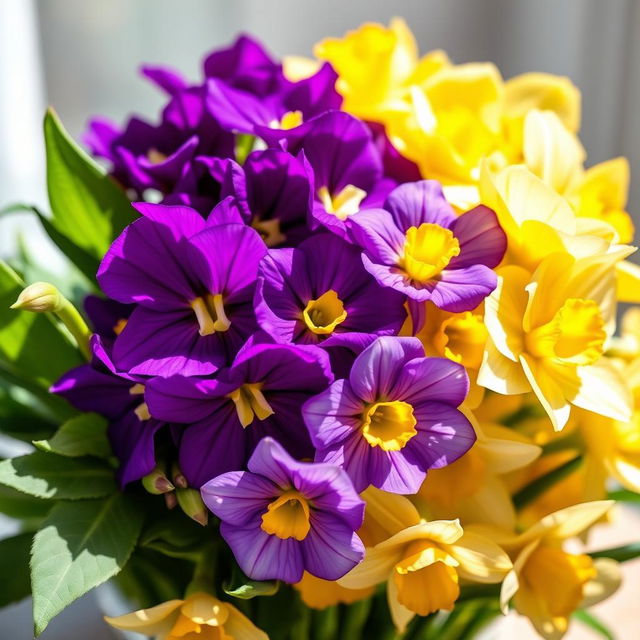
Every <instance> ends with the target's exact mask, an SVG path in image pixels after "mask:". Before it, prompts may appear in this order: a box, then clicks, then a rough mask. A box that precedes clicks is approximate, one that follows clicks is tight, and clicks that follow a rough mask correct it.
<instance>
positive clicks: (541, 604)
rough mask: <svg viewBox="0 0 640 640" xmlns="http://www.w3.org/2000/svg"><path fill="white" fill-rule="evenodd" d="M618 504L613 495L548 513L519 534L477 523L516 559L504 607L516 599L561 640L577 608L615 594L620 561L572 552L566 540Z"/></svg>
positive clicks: (550, 639)
mask: <svg viewBox="0 0 640 640" xmlns="http://www.w3.org/2000/svg"><path fill="white" fill-rule="evenodd" d="M613 504H614V503H613V501H610V500H609V501H607V500H603V501H597V502H587V503H582V504H576V505H573V506H571V507H568V508H566V509H561V510H560V511H556V512H555V513H552V514H550V515H548V516H545V517H544V518H542V519H541V520H540V521H539V522H537V523H536V524H534V525H533V526H532V527H530V528H529V529H527V530H526V531H525V532H524V533H521V534H519V535H515V534H511V533H509V532H505V531H500V530H498V529H493V528H489V527H482V526H478V527H473V530H474V532H476V533H478V534H480V535H485V536H491V537H492V538H493V539H494V540H496V541H497V542H498V543H499V544H500V545H501V546H502V547H504V548H505V550H506V551H507V552H508V553H509V555H510V556H511V558H512V559H513V569H512V570H511V571H510V572H509V574H508V575H507V576H506V578H505V579H504V582H503V583H502V592H501V597H500V601H501V606H502V608H503V611H504V612H505V613H506V611H507V609H508V606H509V601H510V600H511V599H513V604H514V606H515V608H516V609H517V611H518V612H519V613H520V614H522V615H524V616H527V617H528V618H529V619H530V621H531V623H532V624H533V626H534V627H535V628H536V631H538V633H539V634H540V635H542V636H543V637H544V638H546V639H547V640H559V638H562V636H563V635H564V634H565V633H566V631H567V629H568V626H569V621H570V618H571V615H572V614H573V612H574V611H576V610H577V609H579V608H582V607H587V606H591V605H593V604H596V603H597V602H600V601H601V600H604V599H605V598H607V597H608V596H609V595H611V594H612V593H613V592H614V591H615V590H616V589H617V588H618V587H619V585H620V581H621V579H620V571H619V567H618V564H617V563H616V562H615V561H613V560H610V559H608V558H598V559H596V560H592V559H591V557H590V556H588V555H585V554H573V553H568V552H566V551H565V550H564V549H563V543H564V541H565V540H567V539H569V538H573V537H576V536H579V535H581V534H582V533H583V532H584V531H585V530H586V529H588V528H589V527H591V525H593V524H594V523H595V522H597V521H598V520H600V519H601V518H602V517H603V516H605V515H606V514H607V512H608V511H609V510H610V509H611V507H612V506H613Z"/></svg>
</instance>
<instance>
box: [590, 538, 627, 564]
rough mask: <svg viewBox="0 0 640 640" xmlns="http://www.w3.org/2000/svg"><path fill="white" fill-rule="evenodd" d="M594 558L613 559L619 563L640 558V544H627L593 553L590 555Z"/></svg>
mask: <svg viewBox="0 0 640 640" xmlns="http://www.w3.org/2000/svg"><path fill="white" fill-rule="evenodd" d="M589 555H590V556H591V557H592V558H611V559H612V560H617V561H618V562H625V561H627V560H633V559H634V558H637V557H638V556H640V542H633V543H631V544H625V545H623V546H622V547H611V548H610V549H601V550H600V551H592V552H591V553H590V554H589Z"/></svg>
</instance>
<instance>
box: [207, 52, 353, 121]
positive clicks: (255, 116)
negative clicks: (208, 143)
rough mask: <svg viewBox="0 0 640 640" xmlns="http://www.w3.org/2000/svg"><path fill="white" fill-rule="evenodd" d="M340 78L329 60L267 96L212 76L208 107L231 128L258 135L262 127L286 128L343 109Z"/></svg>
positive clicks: (208, 92) (217, 118) (209, 85)
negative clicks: (339, 84)
mask: <svg viewBox="0 0 640 640" xmlns="http://www.w3.org/2000/svg"><path fill="white" fill-rule="evenodd" d="M337 77H338V76H337V74H336V72H335V71H334V70H333V69H332V67H331V65H330V64H328V63H327V64H324V65H322V67H321V68H320V70H319V71H318V72H317V73H316V74H314V75H313V76H311V77H309V78H305V79H304V80H300V81H299V82H296V83H293V82H289V81H284V84H283V86H279V87H278V90H277V91H274V92H273V93H270V94H267V95H264V94H263V95H261V94H256V93H253V92H251V91H247V90H242V89H238V88H236V87H233V86H231V85H230V84H228V83H227V82H225V81H223V80H219V79H216V78H212V79H210V80H209V81H208V82H207V106H208V108H209V111H210V113H211V114H212V115H213V116H214V117H215V118H216V120H217V121H218V122H219V123H220V124H221V125H222V127H223V128H224V129H226V130H228V131H238V132H241V133H252V134H255V133H258V132H259V130H260V128H261V127H267V128H271V129H286V128H289V127H290V126H295V125H297V124H300V122H302V121H306V120H309V119H310V118H313V117H314V116H317V115H319V114H321V113H324V112H325V111H328V110H330V109H339V108H340V104H341V103H342V98H341V97H340V95H339V94H338V92H337V91H336V90H335V82H336V79H337Z"/></svg>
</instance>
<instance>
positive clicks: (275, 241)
mask: <svg viewBox="0 0 640 640" xmlns="http://www.w3.org/2000/svg"><path fill="white" fill-rule="evenodd" d="M251 226H252V227H253V228H254V229H255V230H256V231H257V232H258V233H259V234H260V237H261V238H262V239H263V240H264V243H265V244H266V245H267V247H275V246H277V245H279V244H282V243H283V242H284V241H285V240H286V239H287V238H286V236H285V235H284V234H283V233H282V231H281V230H280V220H278V219H277V218H273V219H272V220H260V218H258V217H255V218H254V219H253V220H252V221H251Z"/></svg>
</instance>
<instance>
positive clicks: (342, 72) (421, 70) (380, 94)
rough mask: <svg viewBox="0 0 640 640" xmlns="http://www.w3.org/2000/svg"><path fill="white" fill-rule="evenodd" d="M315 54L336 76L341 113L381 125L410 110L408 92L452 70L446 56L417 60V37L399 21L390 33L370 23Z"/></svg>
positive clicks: (321, 45) (438, 54)
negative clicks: (392, 115)
mask: <svg viewBox="0 0 640 640" xmlns="http://www.w3.org/2000/svg"><path fill="white" fill-rule="evenodd" d="M314 53H315V55H316V56H317V57H318V58H320V59H321V60H327V61H328V62H330V63H331V65H332V66H333V68H334V69H335V70H336V72H337V73H338V76H339V78H338V81H337V83H336V89H337V90H338V92H339V93H340V94H341V95H342V96H343V98H344V103H343V105H342V108H343V109H344V110H345V111H348V112H349V113H353V114H354V115H356V116H358V117H360V118H363V119H365V120H374V121H378V122H384V121H385V118H386V114H387V112H395V111H397V110H402V109H406V106H405V102H406V96H407V92H408V90H409V88H410V87H411V86H413V85H417V84H421V83H422V82H423V81H424V80H425V79H426V78H428V77H430V76H431V75H432V74H433V73H435V72H436V71H437V70H438V69H440V68H442V67H443V66H445V65H447V64H448V58H447V56H446V54H445V53H444V52H442V51H433V52H431V53H429V54H427V55H425V56H424V57H423V58H420V59H419V58H418V47H417V45H416V42H415V39H414V37H413V34H412V33H411V31H410V30H409V28H408V27H407V25H406V23H405V21H404V20H402V19H401V18H393V19H392V20H391V22H390V24H389V27H388V28H386V27H384V26H383V25H381V24H375V23H367V24H363V25H362V26H361V27H359V28H358V29H357V30H355V31H350V32H349V33H347V34H346V35H345V36H344V37H343V38H327V39H326V40H323V41H322V42H320V43H318V44H317V45H316V46H315V48H314ZM298 68H299V65H298Z"/></svg>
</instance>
